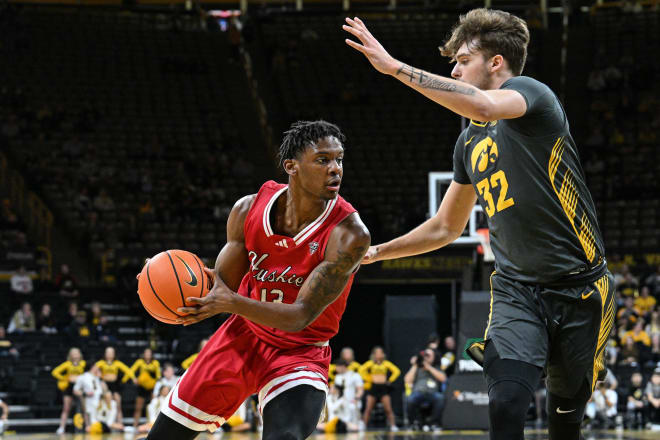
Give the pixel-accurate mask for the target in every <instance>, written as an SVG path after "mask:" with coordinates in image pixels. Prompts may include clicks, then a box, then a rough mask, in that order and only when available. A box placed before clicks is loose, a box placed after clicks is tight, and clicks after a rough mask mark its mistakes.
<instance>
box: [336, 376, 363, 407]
mask: <svg viewBox="0 0 660 440" xmlns="http://www.w3.org/2000/svg"><path fill="white" fill-rule="evenodd" d="M335 386H337V387H341V388H342V390H343V397H344V398H345V399H346V400H348V401H349V402H353V401H354V400H355V399H356V396H357V390H358V388H360V387H363V386H364V381H363V380H362V377H361V376H360V375H359V374H358V373H356V372H355V371H346V372H345V373H342V374H338V375H336V376H335Z"/></svg>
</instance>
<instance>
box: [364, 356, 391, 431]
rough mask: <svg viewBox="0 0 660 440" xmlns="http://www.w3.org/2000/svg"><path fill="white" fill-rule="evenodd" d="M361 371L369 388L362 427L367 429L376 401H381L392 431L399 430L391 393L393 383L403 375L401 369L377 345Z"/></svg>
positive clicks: (366, 386) (366, 387)
mask: <svg viewBox="0 0 660 440" xmlns="http://www.w3.org/2000/svg"><path fill="white" fill-rule="evenodd" d="M359 373H360V376H362V379H363V380H364V382H365V387H364V388H365V389H366V390H367V403H366V406H365V408H364V413H363V415H362V424H361V427H362V428H365V429H366V427H367V426H369V417H370V416H371V411H373V409H374V407H375V406H376V403H377V402H378V401H381V402H382V403H383V409H384V410H385V415H386V417H387V422H388V424H389V427H390V431H393V432H396V431H398V430H399V428H398V427H397V426H396V423H395V420H394V411H392V398H391V397H390V394H391V393H392V384H393V383H394V381H396V380H397V378H398V377H399V376H400V375H401V370H399V368H398V367H397V366H396V365H394V364H393V363H392V362H390V361H388V360H387V359H385V350H383V347H380V346H376V347H374V348H373V349H372V350H371V359H370V360H368V361H367V362H365V363H364V364H363V365H362V366H361V367H360V370H359ZM388 375H389V377H388Z"/></svg>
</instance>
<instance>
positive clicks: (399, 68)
mask: <svg viewBox="0 0 660 440" xmlns="http://www.w3.org/2000/svg"><path fill="white" fill-rule="evenodd" d="M346 23H347V24H345V25H343V29H344V30H345V31H346V32H348V33H350V34H352V35H354V36H355V37H357V38H358V39H359V40H360V43H362V44H360V43H356V42H355V41H353V40H350V39H346V44H348V45H349V46H350V47H352V48H353V49H355V50H357V51H359V52H361V53H362V54H363V55H364V56H365V57H367V59H368V60H369V62H370V63H371V65H372V66H374V68H375V69H376V70H378V71H379V72H381V73H384V74H387V75H392V76H393V77H395V78H396V79H398V80H399V81H401V82H402V83H404V84H405V85H407V86H408V87H411V88H412V89H415V90H416V91H418V92H419V93H421V94H422V95H424V96H426V97H427V98H429V99H431V100H432V101H435V102H437V103H438V104H440V105H441V106H443V107H446V108H447V109H449V110H451V111H452V112H454V113H457V114H459V115H461V116H464V117H466V118H470V119H475V120H477V121H495V120H499V119H512V118H519V117H521V116H523V115H524V114H525V112H526V111H527V103H526V102H525V99H524V98H523V97H522V95H521V94H520V93H518V92H516V91H514V90H481V89H479V88H477V87H474V86H472V85H470V84H467V83H465V82H462V81H456V80H455V79H451V78H447V77H444V76H440V75H435V74H432V73H429V72H426V71H424V70H422V69H417V68H415V67H412V66H409V65H407V64H405V63H402V62H401V61H398V60H396V59H395V58H394V57H392V56H391V55H390V54H389V53H387V51H386V50H385V48H384V47H383V46H382V45H381V44H380V43H379V42H378V40H376V38H374V36H373V35H371V32H369V30H368V29H367V27H366V26H365V24H364V22H362V20H360V19H359V18H358V17H355V18H354V19H350V18H346Z"/></svg>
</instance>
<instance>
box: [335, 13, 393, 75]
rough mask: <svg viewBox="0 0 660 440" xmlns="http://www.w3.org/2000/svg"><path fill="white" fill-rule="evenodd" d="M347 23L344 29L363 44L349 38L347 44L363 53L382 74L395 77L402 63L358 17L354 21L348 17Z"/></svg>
mask: <svg viewBox="0 0 660 440" xmlns="http://www.w3.org/2000/svg"><path fill="white" fill-rule="evenodd" d="M346 23H347V24H345V25H343V26H342V28H343V29H344V30H345V31H346V32H348V33H349V34H352V35H354V36H355V37H357V39H358V40H360V43H362V44H360V43H357V42H355V41H353V40H351V39H349V38H347V39H346V44H348V45H349V46H351V47H352V48H353V49H355V50H357V51H359V52H362V54H363V55H364V56H365V57H367V59H368V60H369V62H370V63H371V65H372V66H374V68H375V69H376V70H378V71H379V72H380V73H385V74H387V75H394V74H395V73H396V71H397V70H398V69H399V67H400V63H399V62H398V61H397V60H395V59H394V58H393V57H392V56H391V55H390V54H389V53H387V51H386V50H385V48H384V47H383V46H382V45H381V44H380V43H379V42H378V40H376V38H374V36H373V35H371V32H369V29H367V27H366V26H365V24H364V22H363V21H362V20H360V19H359V18H358V17H355V18H352V19H351V18H348V17H346Z"/></svg>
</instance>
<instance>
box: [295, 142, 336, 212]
mask: <svg viewBox="0 0 660 440" xmlns="http://www.w3.org/2000/svg"><path fill="white" fill-rule="evenodd" d="M292 162H293V164H292V165H293V167H294V169H295V170H296V174H295V176H296V178H297V180H298V182H299V184H300V186H301V187H302V188H303V190H305V192H307V193H309V194H311V195H313V196H315V197H318V198H320V199H323V200H332V199H334V198H335V197H337V194H338V193H339V186H340V185H341V178H342V176H343V175H344V148H343V147H342V146H341V142H339V140H338V139H337V138H335V137H325V138H323V139H319V141H318V142H316V144H314V145H311V146H309V147H307V148H306V149H305V150H304V151H303V152H302V153H301V154H300V156H299V157H298V158H297V159H295V160H294V161H292Z"/></svg>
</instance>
